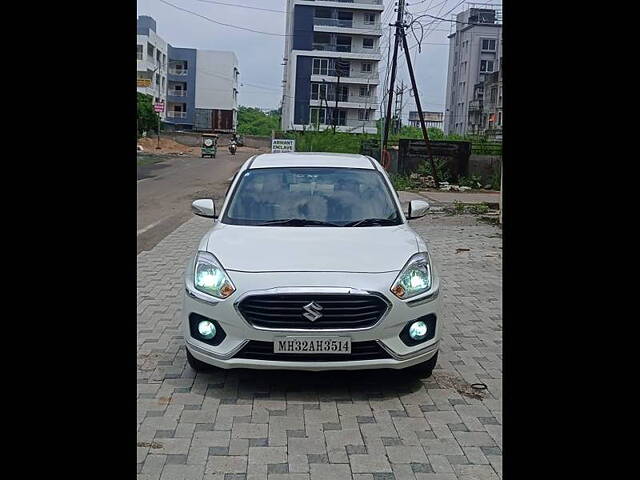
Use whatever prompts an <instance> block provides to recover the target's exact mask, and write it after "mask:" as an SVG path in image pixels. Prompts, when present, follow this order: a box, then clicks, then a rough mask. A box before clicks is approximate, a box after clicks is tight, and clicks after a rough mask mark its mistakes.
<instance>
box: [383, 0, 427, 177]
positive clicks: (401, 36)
mask: <svg viewBox="0 0 640 480" xmlns="http://www.w3.org/2000/svg"><path fill="white" fill-rule="evenodd" d="M404 4H405V0H398V18H397V20H396V23H395V27H396V33H395V42H394V46H393V60H392V63H391V83H390V84H389V101H388V103H387V116H386V118H385V122H384V123H385V128H384V140H383V143H382V146H383V153H384V151H386V150H387V144H388V140H389V121H390V120H391V118H390V117H391V106H392V105H393V91H394V87H395V82H396V69H397V65H398V46H399V43H400V42H402V48H403V50H404V55H405V57H406V60H407V67H408V69H409V76H410V77H411V88H412V90H413V95H414V97H415V99H416V107H417V108H418V116H419V117H420V126H421V127H422V136H423V137H424V141H425V144H426V146H427V158H428V159H429V164H430V165H431V172H432V173H433V180H434V181H435V184H436V187H437V186H438V184H439V182H438V180H439V179H438V172H436V166H435V163H434V161H433V155H432V154H431V143H430V142H429V134H428V132H427V126H426V125H425V122H424V114H423V112H422V105H421V104H420V95H419V93H418V86H417V84H416V78H415V75H414V73H413V64H412V63H411V52H410V51H409V45H408V44H407V37H406V33H405V27H406V25H405V24H404ZM391 26H393V25H391Z"/></svg>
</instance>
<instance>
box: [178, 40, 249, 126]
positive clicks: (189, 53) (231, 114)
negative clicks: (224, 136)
mask: <svg viewBox="0 0 640 480" xmlns="http://www.w3.org/2000/svg"><path fill="white" fill-rule="evenodd" d="M239 76H240V71H239V69H238V58H237V57H236V55H235V53H233V52H225V51H216V50H198V49H195V48H175V47H172V46H171V45H169V70H168V90H167V115H166V123H167V125H168V126H170V127H173V128H175V129H177V130H198V131H212V132H220V133H223V132H233V131H235V129H236V126H237V123H238V79H239Z"/></svg>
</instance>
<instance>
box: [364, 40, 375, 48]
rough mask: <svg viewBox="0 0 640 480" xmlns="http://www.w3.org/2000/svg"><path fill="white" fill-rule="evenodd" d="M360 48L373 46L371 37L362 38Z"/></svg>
mask: <svg viewBox="0 0 640 480" xmlns="http://www.w3.org/2000/svg"><path fill="white" fill-rule="evenodd" d="M362 48H367V49H369V48H373V38H363V39H362Z"/></svg>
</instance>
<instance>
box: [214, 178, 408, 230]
mask: <svg viewBox="0 0 640 480" xmlns="http://www.w3.org/2000/svg"><path fill="white" fill-rule="evenodd" d="M366 218H376V219H384V220H380V222H379V223H377V224H376V225H375V226H371V227H368V228H376V227H381V226H386V225H400V224H401V223H402V217H401V215H400V212H399V210H398V207H397V206H396V203H395V201H394V197H393V193H392V191H391V189H390V188H388V187H387V185H386V182H385V179H384V176H383V175H382V174H381V173H380V172H378V171H376V170H374V169H369V170H365V169H351V168H333V167H318V168H316V167H314V168H311V167H288V168H257V169H251V170H245V171H244V173H243V174H242V176H241V177H240V179H239V181H238V186H237V188H236V190H235V192H234V193H232V195H231V198H229V207H228V209H227V210H226V212H225V214H224V216H223V218H222V220H221V221H222V223H226V224H233V225H264V226H263V227H262V228H269V225H265V223H266V222H273V221H274V220H280V219H298V220H302V221H303V220H313V221H315V222H324V223H325V224H329V225H326V226H342V225H349V224H353V223H355V222H358V221H361V220H364V219H366ZM299 225H300V223H293V224H290V225H286V224H285V226H291V227H292V228H295V227H296V226H299ZM271 226H274V227H278V226H280V227H282V225H281V224H280V225H279V224H278V223H272V224H271ZM316 226H317V227H318V228H323V225H322V224H320V225H316Z"/></svg>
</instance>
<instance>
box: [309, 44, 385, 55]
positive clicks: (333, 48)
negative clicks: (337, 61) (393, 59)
mask: <svg viewBox="0 0 640 480" xmlns="http://www.w3.org/2000/svg"><path fill="white" fill-rule="evenodd" d="M313 50H321V51H325V52H344V53H368V54H371V55H378V54H380V48H378V47H374V48H363V47H354V46H353V45H334V44H331V43H314V44H313Z"/></svg>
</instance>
